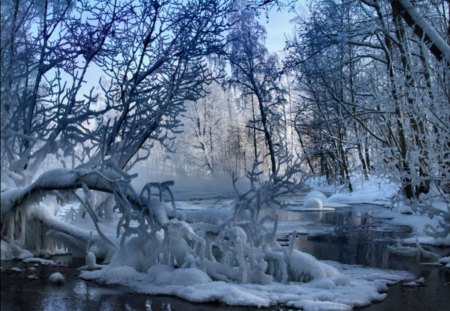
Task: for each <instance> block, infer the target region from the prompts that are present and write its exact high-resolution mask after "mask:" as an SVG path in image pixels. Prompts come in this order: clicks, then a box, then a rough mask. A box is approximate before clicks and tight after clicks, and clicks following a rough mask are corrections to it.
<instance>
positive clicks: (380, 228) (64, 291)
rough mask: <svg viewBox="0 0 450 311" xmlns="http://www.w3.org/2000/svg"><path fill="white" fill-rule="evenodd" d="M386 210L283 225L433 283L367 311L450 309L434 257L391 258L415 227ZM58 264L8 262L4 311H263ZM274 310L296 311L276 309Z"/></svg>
mask: <svg viewBox="0 0 450 311" xmlns="http://www.w3.org/2000/svg"><path fill="white" fill-rule="evenodd" d="M202 203H203V204H204V203H205V202H202ZM380 209H381V207H378V206H371V205H360V206H353V207H346V208H339V209H337V210H336V211H321V212H317V211H316V212H298V211H282V212H281V213H280V215H279V217H280V220H281V222H280V223H281V224H283V223H293V224H295V223H297V222H298V223H299V224H302V226H303V229H301V230H298V235H297V238H296V240H295V243H296V247H297V248H298V249H300V250H302V251H305V252H308V253H311V254H313V255H314V256H316V257H317V258H319V259H323V260H334V261H339V262H341V263H346V264H360V265H367V266H373V267H381V268H389V269H400V270H408V271H411V272H413V273H415V274H417V275H418V277H423V278H424V279H425V284H424V286H419V287H405V286H403V285H402V284H397V285H394V286H392V287H391V288H390V289H389V293H388V295H387V298H386V299H385V300H384V301H382V302H380V303H374V304H372V305H370V306H369V307H365V308H363V309H362V310H364V311H381V310H402V311H409V310H432V311H441V310H442V311H444V310H450V271H449V269H445V268H443V267H438V266H431V265H426V264H425V265H424V264H423V262H424V261H426V259H424V258H419V257H417V256H413V257H405V256H398V255H394V254H392V253H390V252H389V251H388V250H387V246H388V245H392V244H394V243H395V240H396V238H402V237H406V236H408V235H409V234H410V233H411V229H410V228H409V227H405V226H393V225H390V224H389V222H387V221H386V220H385V219H380V218H376V217H374V216H373V214H374V213H375V212H376V211H377V210H380ZM299 227H300V226H299ZM280 228H281V232H280V234H279V239H280V242H281V243H286V241H287V240H288V239H289V234H288V231H286V232H284V233H283V226H282V225H281V226H280ZM307 232H309V233H310V234H309V235H308V234H307ZM430 250H432V251H434V252H437V253H439V254H441V255H446V256H449V254H450V249H448V248H446V249H444V248H440V249H439V248H433V249H430ZM54 260H55V261H57V262H58V261H60V262H61V263H64V264H68V267H67V266H58V267H46V266H34V265H30V264H24V263H21V262H2V273H1V310H2V311H8V310H48V311H52V310H58V311H63V310H153V311H155V310H171V311H175V310H179V311H194V310H198V311H212V310H220V311H238V310H239V311H241V310H249V311H251V310H261V309H252V308H236V307H227V306H224V305H221V304H193V303H189V302H186V301H184V300H181V299H177V298H173V297H163V296H156V297H155V296H147V295H134V294H128V293H125V292H123V291H121V290H120V289H114V288H102V287H99V286H97V285H96V284H93V283H90V282H86V281H83V280H81V279H79V278H78V277H77V275H78V271H77V270H76V268H75V267H77V266H79V265H82V264H84V263H83V262H79V261H77V260H75V259H72V258H70V257H68V256H62V257H56V258H54ZM12 267H18V268H20V269H22V271H20V272H13V271H11V270H10V268H12ZM55 271H58V272H61V273H62V274H63V275H64V276H65V277H66V282H65V283H64V284H63V285H60V286H58V285H54V284H51V283H49V282H48V281H47V278H48V276H49V275H50V274H51V273H53V272H55ZM30 275H35V276H36V278H30ZM269 310H289V309H285V308H283V307H273V308H270V309H269Z"/></svg>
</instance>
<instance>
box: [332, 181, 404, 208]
mask: <svg viewBox="0 0 450 311" xmlns="http://www.w3.org/2000/svg"><path fill="white" fill-rule="evenodd" d="M355 181H356V182H354V183H353V188H354V190H353V192H351V193H350V192H347V193H335V194H333V195H332V196H330V197H329V198H328V199H327V200H326V202H325V205H326V204H327V203H346V204H361V203H369V204H379V205H389V204H390V203H391V201H392V199H393V198H394V196H395V195H396V194H397V193H398V192H399V189H400V187H399V186H398V185H397V184H395V183H393V182H390V181H389V180H387V179H386V178H382V177H372V178H370V179H369V180H364V179H363V178H359V179H357V180H355Z"/></svg>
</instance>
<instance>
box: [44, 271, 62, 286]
mask: <svg viewBox="0 0 450 311" xmlns="http://www.w3.org/2000/svg"><path fill="white" fill-rule="evenodd" d="M48 280H49V281H50V282H51V283H53V284H56V285H61V284H63V283H64V282H65V280H66V279H65V278H64V276H63V275H62V274H61V273H59V272H54V273H52V274H50V276H49V277H48Z"/></svg>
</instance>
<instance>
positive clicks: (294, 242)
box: [0, 0, 450, 310]
mask: <svg viewBox="0 0 450 311" xmlns="http://www.w3.org/2000/svg"><path fill="white" fill-rule="evenodd" d="M274 12H283V13H282V14H284V16H285V18H287V19H289V23H290V26H291V28H290V29H278V28H276V27H277V25H276V24H274V23H270V21H271V16H272V15H273V14H274ZM449 19H450V8H449V2H448V1H446V0H415V1H413V0H310V1H295V0H134V1H123V0H112V1H106V0H79V1H74V0H39V1H36V0H34V1H33V0H4V1H2V3H1V51H0V52H1V224H0V225H1V231H0V233H1V252H2V254H1V259H2V278H3V276H4V275H6V272H4V271H9V272H8V273H9V274H8V275H10V274H11V269H14V268H11V269H10V268H8V270H6V268H5V269H3V267H10V265H11V262H13V264H14V263H15V262H18V261H19V260H20V262H21V265H25V266H24V267H26V265H27V264H31V263H39V264H41V265H45V262H47V263H49V262H51V260H52V259H51V258H54V256H56V255H63V254H64V255H67V254H68V255H69V257H71V258H82V260H83V263H82V264H81V266H80V267H77V268H78V269H79V270H80V277H81V279H83V280H86V281H92V282H96V283H98V284H102V285H105V286H122V287H126V288H127V290H128V291H129V292H132V293H141V294H150V295H170V296H176V297H179V298H182V299H185V300H187V301H190V302H212V301H218V302H220V303H223V304H225V305H232V306H253V307H270V306H287V307H292V308H296V309H302V310H351V309H352V308H355V307H361V306H367V305H369V304H370V303H371V302H375V301H381V300H383V299H384V298H385V296H386V294H385V291H386V290H387V285H391V284H394V283H398V282H403V284H410V285H411V284H413V286H420V284H422V283H421V282H422V281H421V278H419V277H418V276H417V275H414V274H415V273H416V271H415V270H414V269H406V268H404V267H403V266H401V267H400V268H399V269H391V268H397V266H395V267H393V266H389V265H386V266H385V265H383V266H380V265H374V266H373V267H370V266H371V264H370V263H366V262H363V263H359V262H340V260H338V259H335V258H328V257H327V258H319V257H320V256H318V255H317V254H316V253H314V254H310V253H309V252H308V251H307V250H305V249H302V247H300V246H298V245H300V244H299V243H301V242H300V241H301V237H299V238H298V235H300V236H301V235H304V234H306V235H309V237H312V239H313V238H314V237H317V236H318V235H319V233H318V231H317V230H316V229H317V228H316V227H314V228H315V229H314V230H311V229H308V228H309V227H308V225H306V227H305V228H306V229H305V232H303V231H302V230H303V229H304V228H303V227H302V226H301V221H303V220H304V219H303V218H302V220H301V221H300V220H298V219H297V218H295V219H296V220H298V222H297V223H294V224H292V220H291V218H289V217H290V216H289V215H291V214H289V213H292V215H298V214H300V213H303V214H302V215H303V216H301V217H308V216H304V215H312V214H313V213H316V212H320V213H321V215H322V213H326V212H327V211H329V212H332V213H338V211H340V210H344V211H345V212H347V211H349V210H352V206H353V205H352V204H356V205H358V204H359V205H358V206H357V207H355V208H361V209H362V210H363V213H364V215H365V216H364V217H366V216H367V215H366V213H370V212H368V211H367V209H366V210H364V207H361V206H360V205H361V204H369V205H370V204H378V205H380V206H381V207H379V206H378V207H377V208H379V209H380V210H377V213H379V215H381V216H379V217H380V218H383V219H384V218H389V219H394V223H393V225H392V228H394V229H391V230H393V231H395V230H397V229H395V228H399V227H401V226H406V227H408V228H412V229H407V230H411V232H410V231H408V234H407V233H405V232H402V234H403V233H405V236H401V237H398V236H395V237H392V239H391V240H390V241H389V243H390V244H389V245H386V247H387V248H386V249H389V250H390V251H391V252H393V253H395V254H397V255H403V256H407V257H411V256H418V258H419V257H420V258H419V259H418V260H419V261H420V260H422V261H423V259H424V258H425V257H426V258H427V262H428V261H429V262H431V263H437V265H438V266H439V265H442V266H443V269H446V270H445V271H446V272H445V273H446V274H445V275H444V276H442V275H441V276H440V277H441V279H439V282H441V281H442V279H445V282H446V283H445V284H449V282H450V277H449V274H448V271H449V270H448V269H449V268H450V257H449V256H450V22H449ZM266 25H267V26H266ZM269 26H270V27H272V28H276V33H277V35H278V34H279V35H278V37H282V38H283V39H284V41H285V44H284V47H283V48H282V50H279V51H273V50H272V49H270V48H269V43H270V42H267V40H266V39H267V32H268V31H269V29H266V27H269ZM270 31H274V29H270ZM375 185H376V186H375ZM372 186H373V187H372ZM371 187H372V188H371ZM206 192H208V195H211V193H213V192H216V193H215V194H214V196H213V197H211V196H210V197H203V198H202V199H203V200H205V201H204V202H203V203H198V205H199V206H197V205H196V206H195V207H194V205H195V204H197V203H195V202H197V201H195V200H197V198H200V197H202V195H205V193H206ZM225 193H226V194H225ZM324 193H325V194H324ZM194 201H195V202H194ZM218 202H219V203H218ZM194 203H195V204H194ZM218 205H219V207H217V206H218ZM367 208H368V209H369V210H370V208H372V207H371V205H370V206H368V207H367ZM293 210H295V213H296V214H295V213H294V212H293ZM305 210H306V212H305ZM308 211H309V212H308ZM310 211H313V213H310ZM370 211H372V210H370ZM374 213H375V212H374ZM387 214H388V216H386V215H387ZM286 215H288V216H286ZM292 215H291V216H292ZM352 215H353V214H352ZM407 216H408V217H409V216H411V217H410V218H408V217H407ZM292 217H300V216H292ZM321 217H323V215H322V216H321ZM367 217H369V216H367ZM320 219H321V221H322V222H323V218H320ZM368 219H372V218H370V217H369V218H368ZM309 220H311V219H309ZM289 221H291V223H290V222H289ZM395 221H397V222H395ZM340 222H341V223H339V224H333V226H334V227H333V228H332V229H327V230H331V231H332V233H331V231H329V232H328V233H327V234H328V235H327V236H328V237H327V238H331V235H332V236H333V238H339V237H340V234H344V233H345V234H346V233H348V230H351V229H349V225H348V224H349V219H348V218H345V219H343V220H342V221H341V220H340ZM384 224H385V223H384ZM363 225H364V223H362V224H361V223H358V226H363ZM315 230H316V231H315ZM405 230H406V229H405ZM322 231H323V230H322ZM322 231H321V233H320V234H323V232H322ZM343 232H344V233H343ZM395 232H396V231H395ZM281 235H282V237H281ZM406 235H407V236H406ZM309 237H308V238H309ZM383 238H384V237H383ZM305 247H306V246H305ZM306 248H307V247H306ZM405 254H407V255H405ZM411 254H412V255H411ZM379 255H380V254H378V255H377V256H379ZM316 257H317V258H316ZM325 257H326V256H325ZM44 258H45V259H44ZM330 259H332V260H334V261H330ZM7 262H9V263H8V264H7ZM347 264H364V267H363V266H351V265H347ZM55 266H57V265H55ZM366 266H367V267H366ZM21 267H22V266H21ZM15 268H16V270H17V271H19V270H20V271H22V272H23V273H25V270H26V269H27V268H23V269H25V270H21V269H22V268H17V267H15ZM381 268H383V269H381ZM385 268H389V269H385ZM46 269H48V268H46ZM52 269H53V268H52ZM403 270H409V271H403ZM412 270H414V271H412ZM55 271H56V270H55ZM55 271H53V270H52V272H54V273H53V274H52V275H51V276H50V278H49V279H50V280H53V281H50V282H53V283H58V282H64V276H63V275H61V274H56V273H59V272H55ZM22 272H21V273H22ZM47 272H48V271H47ZM33 275H34V274H33ZM419 275H420V273H419ZM28 277H29V275H28ZM36 278H37V279H39V276H38V277H36ZM406 286H409V285H406ZM3 288H4V286H3V283H2V309H3V307H7V306H8V305H7V304H6V303H7V302H5V301H6V298H4V297H6V294H4V292H3ZM444 302H445V301H444ZM446 302H447V303H449V301H448V298H447V301H446ZM140 308H141V307H137V309H140ZM182 308H184V307H182ZM66 309H68V310H69V309H72V307H67V306H66ZM150 309H151V308H150ZM438 309H439V308H436V310H438ZM207 310H209V309H207ZM380 310H381V309H380Z"/></svg>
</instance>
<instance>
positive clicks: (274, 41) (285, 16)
mask: <svg viewBox="0 0 450 311" xmlns="http://www.w3.org/2000/svg"><path fill="white" fill-rule="evenodd" d="M294 17H295V13H294V12H289V11H288V10H287V9H283V10H280V11H277V10H272V11H270V12H269V19H267V18H266V16H263V17H262V18H261V24H262V25H263V26H265V27H266V31H267V39H266V46H267V49H268V50H269V52H271V53H274V52H280V51H281V50H283V48H284V44H285V41H286V38H289V37H291V36H292V34H293V25H292V24H291V23H290V21H291V20H292V19H293V18H294Z"/></svg>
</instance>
